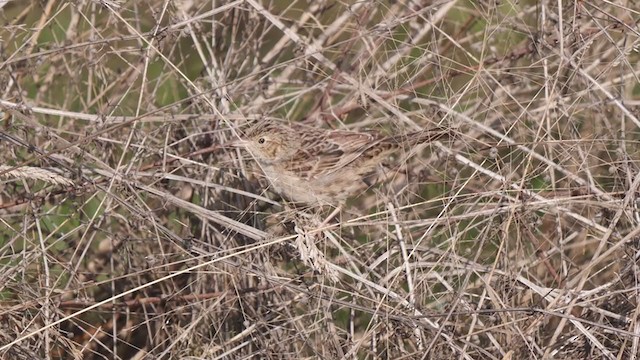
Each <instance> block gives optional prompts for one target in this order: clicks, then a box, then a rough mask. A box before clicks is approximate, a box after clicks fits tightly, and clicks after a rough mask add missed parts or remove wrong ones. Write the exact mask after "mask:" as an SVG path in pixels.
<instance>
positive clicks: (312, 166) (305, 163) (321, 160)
mask: <svg viewBox="0 0 640 360" xmlns="http://www.w3.org/2000/svg"><path fill="white" fill-rule="evenodd" d="M309 135H310V136H309V137H308V138H307V139H303V141H302V143H303V145H302V146H300V149H299V150H298V151H297V152H296V154H295V155H293V156H292V157H291V158H290V159H289V160H288V161H287V165H286V168H287V170H289V171H291V172H294V173H296V174H300V175H302V178H303V179H305V180H311V179H316V178H318V177H321V176H328V175H331V174H333V173H335V172H336V171H340V170H343V169H344V168H345V167H346V166H348V165H349V164H351V163H353V161H355V160H356V159H358V157H360V155H361V154H362V152H363V151H365V150H366V149H368V148H369V147H371V145H372V144H375V143H377V141H378V137H377V136H375V135H372V134H366V133H356V132H351V131H340V130H336V131H329V132H322V133H321V134H320V133H318V134H309Z"/></svg>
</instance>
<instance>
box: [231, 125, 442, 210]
mask: <svg viewBox="0 0 640 360" xmlns="http://www.w3.org/2000/svg"><path fill="white" fill-rule="evenodd" d="M448 134H449V131H448V130H446V129H444V130H443V129H437V130H426V131H420V132H414V133H408V134H403V135H398V136H381V135H379V134H374V133H363V132H354V131H344V130H321V129H317V128H313V127H309V126H305V125H300V124H292V125H284V124H282V123H280V122H276V121H274V120H261V121H259V122H257V123H255V124H253V125H252V126H251V127H250V128H249V129H248V130H247V131H245V135H244V136H243V141H242V142H241V144H242V145H243V146H244V147H245V148H246V149H247V150H248V151H249V152H250V153H251V154H252V155H253V156H254V157H255V159H256V161H258V163H259V164H260V166H261V167H262V170H263V171H264V173H265V175H266V177H267V178H268V179H269V181H270V182H271V184H272V185H273V187H274V189H275V191H276V192H278V193H279V194H280V195H282V196H283V197H285V198H287V199H289V200H292V201H294V202H301V203H307V204H317V203H320V204H335V203H336V202H341V201H344V200H345V199H347V198H348V197H350V196H353V195H355V194H357V193H358V192H359V191H362V190H364V189H365V188H366V187H367V184H366V183H365V182H364V179H365V178H366V177H367V176H368V175H371V174H372V173H373V172H375V169H376V167H378V165H380V164H381V163H382V162H383V161H384V160H386V159H387V158H388V157H389V155H391V154H392V153H394V152H395V151H396V150H398V149H401V148H403V147H406V148H407V149H408V148H409V147H410V146H414V145H417V144H420V143H424V142H428V141H435V140H437V139H440V138H442V137H444V136H447V135H448Z"/></svg>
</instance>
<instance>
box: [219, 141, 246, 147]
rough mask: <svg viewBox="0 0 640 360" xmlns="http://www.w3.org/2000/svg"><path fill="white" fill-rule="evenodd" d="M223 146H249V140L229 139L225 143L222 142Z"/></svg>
mask: <svg viewBox="0 0 640 360" xmlns="http://www.w3.org/2000/svg"><path fill="white" fill-rule="evenodd" d="M222 146H223V147H236V148H244V147H247V141H246V140H233V141H228V142H226V143H224V144H222Z"/></svg>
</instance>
